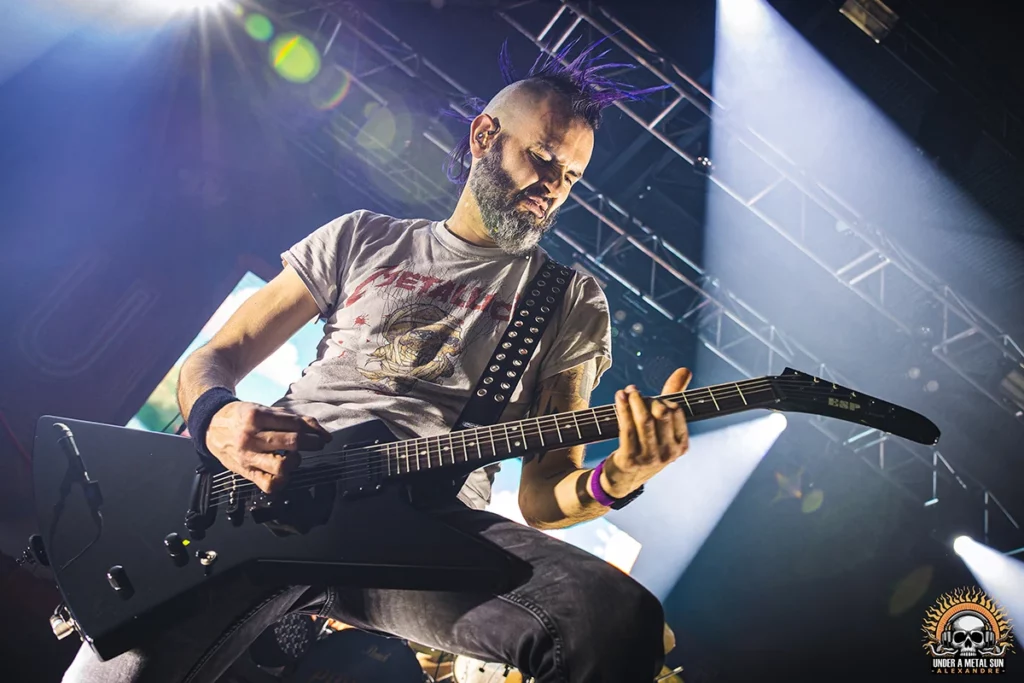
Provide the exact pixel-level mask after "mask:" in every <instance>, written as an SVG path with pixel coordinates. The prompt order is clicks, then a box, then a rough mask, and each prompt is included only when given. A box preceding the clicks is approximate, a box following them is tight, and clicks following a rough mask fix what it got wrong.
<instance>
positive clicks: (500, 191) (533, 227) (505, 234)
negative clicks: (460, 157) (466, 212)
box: [469, 147, 558, 256]
mask: <svg viewBox="0 0 1024 683" xmlns="http://www.w3.org/2000/svg"><path fill="white" fill-rule="evenodd" d="M501 159H502V152H501V147H498V148H497V149H495V150H494V152H492V153H491V154H488V155H487V156H485V157H484V158H482V159H481V160H480V163H479V164H478V165H477V167H476V172H475V173H473V174H472V176H471V177H470V178H469V190H470V192H472V193H473V197H475V198H476V203H477V206H479V207H480V218H481V220H483V224H484V229H485V230H487V234H488V235H490V237H491V239H492V240H494V243H495V244H496V245H497V246H498V248H499V249H501V250H502V251H503V252H505V253H506V254H509V255H511V256H526V255H527V254H529V253H530V252H531V251H533V248H534V247H536V246H537V243H538V242H540V238H541V237H543V236H544V233H546V232H547V231H548V230H550V229H551V226H552V224H553V223H554V222H555V215H556V214H557V213H558V211H557V209H556V210H555V211H552V212H551V213H550V214H549V215H548V216H547V217H546V218H544V219H543V220H541V219H538V218H537V216H535V215H534V214H533V213H532V212H530V211H523V210H522V209H520V208H519V207H518V206H517V204H518V203H519V201H520V200H522V199H523V198H524V197H526V192H525V191H517V190H516V188H515V184H514V183H513V182H512V178H511V177H510V176H509V174H508V173H507V172H506V171H505V169H503V168H502V167H501Z"/></svg>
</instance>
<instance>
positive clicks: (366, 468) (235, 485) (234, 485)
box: [210, 390, 830, 495]
mask: <svg viewBox="0 0 1024 683" xmlns="http://www.w3.org/2000/svg"><path fill="white" fill-rule="evenodd" d="M819 391H820V390H819ZM826 393H830V392H828V390H824V392H823V395H824V394H826ZM737 395H739V394H738V392H737V393H734V394H732V396H737ZM671 396H675V395H666V396H665V397H664V398H670V397H671ZM721 398H722V399H723V400H725V399H728V398H730V396H727V395H725V394H723V395H722V396H721ZM758 407H761V406H758ZM735 408H739V406H733V407H732V409H735ZM592 412H593V415H592V417H594V418H596V417H598V416H599V415H601V416H604V417H607V418H611V417H612V415H613V414H614V406H604V407H601V408H597V409H593V410H592ZM718 412H721V411H718ZM568 414H569V413H562V414H559V417H560V418H562V419H563V420H564V417H565V416H566V415H568ZM711 416H713V415H712V414H708V415H701V416H695V417H698V418H701V417H711ZM551 418H552V419H553V421H554V418H555V416H551ZM503 424H505V425H511V424H515V423H503ZM555 424H556V425H557V427H559V428H565V429H569V430H571V429H573V428H575V427H577V426H578V425H579V422H578V420H575V419H574V421H573V424H572V425H562V424H558V423H557V422H555ZM595 424H598V425H599V422H596V420H595ZM583 426H584V427H585V428H587V429H588V430H589V429H590V425H589V422H584V423H583ZM500 427H501V425H494V426H493V427H491V428H485V429H488V431H489V434H488V438H486V439H475V440H474V441H473V445H472V446H470V445H469V441H468V438H469V437H468V435H467V434H468V430H467V432H451V433H448V434H441V435H436V436H431V437H420V438H418V439H411V440H408V441H406V442H405V443H406V444H407V446H406V448H405V450H406V454H405V455H402V454H401V453H400V446H399V444H401V443H403V442H389V443H387V444H381V445H379V446H370V447H363V448H357V449H352V450H350V451H337V452H334V453H331V454H319V455H320V457H321V458H323V457H327V456H333V455H345V456H353V455H356V454H359V455H361V454H363V453H367V454H370V453H374V452H376V453H383V454H384V455H385V457H386V458H388V459H390V458H391V457H392V453H391V449H392V448H394V449H395V454H394V458H395V468H394V469H395V470H396V473H395V474H409V473H412V472H418V471H423V470H424V469H426V470H430V469H432V468H433V467H434V466H433V464H432V460H433V458H432V457H431V456H432V455H433V453H432V452H431V451H432V449H433V448H434V446H433V445H432V444H431V443H430V441H431V440H435V441H437V442H438V443H437V447H438V448H439V449H440V446H441V441H442V440H446V439H448V440H449V443H450V444H454V442H453V441H450V437H452V436H454V435H455V434H462V435H463V436H464V437H465V439H466V444H465V446H464V447H463V453H464V457H467V456H468V453H469V451H468V448H469V447H475V448H477V451H478V453H481V455H478V456H475V457H474V458H472V460H481V459H482V458H483V457H488V456H482V452H481V448H480V447H479V446H477V445H476V444H477V442H479V443H480V444H482V445H487V444H489V445H490V446H491V450H492V454H493V455H492V456H489V457H495V456H497V449H496V448H495V447H494V444H496V443H498V442H500V441H509V442H510V441H511V440H512V439H514V438H517V437H518V436H520V435H523V436H524V441H525V438H526V436H531V435H532V436H538V435H539V434H543V433H545V431H546V430H544V429H543V428H541V429H539V430H537V429H530V430H527V429H524V428H522V427H520V429H505V430H499V434H498V435H497V436H495V435H494V434H493V429H495V428H500ZM556 431H557V430H556ZM599 431H600V430H599ZM552 436H553V435H552ZM609 438H614V437H609ZM560 441H561V442H562V444H564V439H560ZM411 442H417V443H418V444H419V445H420V446H422V447H423V448H425V449H426V450H425V451H424V450H422V449H419V448H418V449H417V450H416V452H415V453H413V452H411V447H410V444H411ZM420 442H423V443H420ZM525 444H526V446H527V448H529V442H528V441H526V442H525ZM510 450H511V449H510ZM437 455H438V462H439V463H441V464H442V465H445V463H444V460H443V458H444V451H443V449H441V450H439V452H438V454H437ZM423 456H426V458H427V465H426V467H423V465H422V460H421V457H423ZM452 457H453V460H452V463H450V465H456V464H470V463H471V460H470V459H468V458H467V459H466V460H464V461H463V462H462V463H459V462H457V461H455V460H454V451H453V453H452ZM412 458H415V461H416V469H413V467H412V464H411V462H410V459H412ZM310 459H311V458H308V457H307V458H306V459H305V460H304V462H308V461H309V460H310ZM402 459H405V461H406V471H405V472H402V471H401V463H400V461H401V460H402ZM385 464H386V465H387V466H388V467H384V466H381V467H379V468H378V469H379V472H381V473H382V472H383V471H384V470H385V469H388V471H389V472H390V460H389V461H388V462H387V463H385ZM346 470H348V471H354V470H360V471H363V472H364V473H365V474H376V473H377V472H374V471H373V470H372V469H371V467H370V464H369V461H363V462H361V463H353V462H351V458H350V457H346V459H345V461H343V462H342V463H337V464H334V465H324V464H317V465H312V466H309V467H300V468H299V469H298V470H297V471H296V476H297V477H301V476H302V475H304V474H312V473H316V474H317V475H321V474H325V473H328V472H330V473H333V474H341V473H344V472H345V471H346ZM224 474H226V476H227V477H228V478H231V483H230V484H228V485H227V486H223V487H221V488H216V487H214V488H213V489H212V490H211V492H210V493H211V495H212V494H216V493H222V492H228V493H230V492H231V491H232V490H233V491H235V492H238V490H239V488H240V487H246V486H251V487H255V484H253V483H252V482H248V480H245V479H244V478H241V477H240V476H239V475H234V477H233V478H232V475H233V473H224ZM239 478H241V479H242V481H243V483H239V481H238V479H239ZM220 483H223V480H222V481H221V482H218V485H219V484H220Z"/></svg>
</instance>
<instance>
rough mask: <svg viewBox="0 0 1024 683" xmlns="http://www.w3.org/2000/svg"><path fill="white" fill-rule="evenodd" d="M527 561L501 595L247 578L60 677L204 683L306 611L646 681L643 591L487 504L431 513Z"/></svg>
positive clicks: (608, 679)
mask: <svg viewBox="0 0 1024 683" xmlns="http://www.w3.org/2000/svg"><path fill="white" fill-rule="evenodd" d="M438 514H439V515H441V516H442V517H443V518H444V519H445V521H447V522H448V523H450V524H452V525H453V526H457V527H459V528H460V529H462V530H464V531H467V532H469V533H472V534H477V535H479V536H480V537H483V538H485V539H487V540H489V541H491V542H492V543H495V544H496V545H498V546H501V547H502V548H504V549H505V550H506V551H508V552H510V553H511V554H513V555H515V556H517V557H519V558H520V559H522V560H524V561H526V562H528V563H529V564H530V565H531V566H532V568H533V571H532V575H531V577H530V579H529V580H527V581H526V582H525V583H523V584H522V585H520V586H518V587H517V588H515V589H513V590H511V591H509V592H507V593H504V594H501V595H489V594H479V593H454V592H437V591H411V590H393V589H389V590H382V589H373V590H367V589H354V588H337V587H336V588H327V589H325V590H319V589H311V588H308V587H305V586H295V587H292V588H288V589H283V590H280V591H277V592H275V593H274V594H272V595H266V594H265V593H263V594H261V593H259V592H258V591H257V589H256V588H255V587H253V586H251V585H249V584H247V583H246V582H244V581H239V582H237V583H236V584H234V585H232V586H229V587H227V588H225V589H224V592H223V593H222V594H218V597H217V603H216V604H211V605H210V606H209V608H208V609H207V610H205V612H204V613H203V614H202V615H200V616H198V617H197V618H195V619H192V620H189V621H187V622H184V623H181V624H179V625H176V626H174V627H173V628H169V629H167V630H166V631H165V632H164V633H161V634H160V635H159V636H158V637H156V638H154V639H153V641H152V643H150V644H149V645H147V646H144V647H141V648H139V649H136V650H132V651H130V652H126V653H124V654H123V655H121V656H119V657H116V658H115V659H112V660H110V661H108V662H100V661H99V660H98V659H97V658H96V656H95V654H93V652H92V650H90V649H89V647H88V646H84V645H83V647H82V649H81V651H80V652H79V653H78V656H77V657H76V658H75V661H74V663H73V664H72V665H71V667H70V668H69V669H68V671H67V673H66V674H65V676H64V681H65V682H66V683H101V682H102V683H157V682H159V683H169V682H171V681H182V682H183V683H184V682H187V683H211V682H212V681H214V680H216V679H217V677H218V676H220V675H221V674H222V673H223V672H224V671H225V670H226V669H227V668H228V666H230V665H231V663H232V662H233V661H234V660H235V658H237V657H238V656H239V655H241V654H242V653H243V652H245V650H246V648H248V646H249V644H250V643H251V642H252V641H253V640H254V639H255V638H256V637H257V636H258V635H259V634H260V633H261V632H262V631H263V630H264V629H265V628H267V627H268V626H269V625H271V624H273V623H274V622H275V621H277V620H278V619H280V618H281V617H282V616H284V615H286V614H288V613H290V612H295V611H304V612H310V613H314V614H319V615H321V616H327V617H332V618H334V619H337V620H339V621H342V622H344V623H346V624H351V625H353V626H357V627H360V628H364V629H368V630H373V631H382V632H385V633H389V634H393V635H395V636H398V637H401V638H405V639H408V640H411V641H413V642H416V643H421V644H423V645H428V646H430V647H434V648H437V649H440V650H443V651H446V652H452V653H455V654H464V655H470V656H473V657H475V658H477V659H480V660H483V661H490V662H501V663H506V664H512V665H513V666H515V667H516V668H518V669H520V670H521V671H522V672H523V673H524V674H525V675H527V676H533V677H535V678H536V679H537V681H538V683H651V682H652V681H653V680H654V678H655V676H656V675H657V673H658V671H659V670H660V669H661V664H662V660H663V659H664V653H663V647H664V646H663V641H662V633H663V625H664V621H663V620H664V617H663V613H662V608H661V604H660V603H659V602H658V600H657V598H655V597H654V596H653V595H652V594H651V593H649V592H648V591H647V590H646V589H644V588H643V587H642V586H641V585H640V584H638V583H637V582H636V581H634V580H633V579H632V578H630V577H629V576H628V575H626V574H624V573H623V572H621V571H620V570H618V569H616V568H615V567H613V566H611V565H610V564H608V563H606V562H604V561H603V560H601V559H599V558H597V557H595V556H593V555H591V554H590V553H587V552H584V551H582V550H579V549H578V548H576V547H574V546H571V545H569V544H567V543H564V542H562V541H559V540H557V539H555V538H552V537H550V536H548V535H546V534H543V533H541V532H540V531H537V530H535V529H531V528H529V527H525V526H523V525H521V524H518V523H516V522H512V521H509V520H507V519H505V518H504V517H500V516H498V515H495V514H493V513H490V512H485V511H482V510H474V509H471V508H467V507H462V506H459V507H458V508H457V509H450V510H447V511H445V512H440V513H438Z"/></svg>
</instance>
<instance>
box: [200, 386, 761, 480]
mask: <svg viewBox="0 0 1024 683" xmlns="http://www.w3.org/2000/svg"><path fill="white" fill-rule="evenodd" d="M740 384H744V385H746V386H745V387H743V388H746V389H747V390H748V392H759V391H763V390H764V389H766V388H770V382H769V381H768V380H765V379H753V380H744V381H743V382H740V383H736V382H730V383H725V384H720V385H715V386H712V387H701V388H698V389H690V390H687V391H685V392H682V393H677V394H666V395H664V396H655V397H653V398H659V399H667V400H677V401H678V400H679V399H683V402H684V403H685V401H686V400H688V399H689V398H693V399H695V400H696V401H697V402H698V404H699V405H703V404H706V401H707V398H705V397H704V396H702V394H707V397H711V398H712V399H713V400H718V399H722V400H727V399H730V398H734V397H736V396H743V394H742V391H741V390H736V387H738V386H739V385H740ZM716 387H723V388H725V389H728V391H719V392H712V389H715V388H716ZM614 408H615V406H614V405H610V406H598V407H595V408H590V409H589V410H590V411H598V410H607V409H611V410H613V411H614ZM586 411H587V409H584V410H581V411H579V412H586ZM573 412H575V411H573ZM691 412H692V411H691ZM571 414H572V412H566V413H558V414H556V415H546V416H541V417H537V418H526V419H524V420H521V422H532V423H535V424H536V423H542V422H544V421H545V420H549V421H551V422H552V423H553V422H554V421H555V420H556V419H565V418H566V417H567V416H569V415H571ZM691 417H692V416H691ZM511 424H515V422H508V423H501V424H497V425H489V426H482V427H477V428H473V429H470V430H463V431H465V432H471V431H483V430H492V429H496V428H499V427H501V426H502V425H511ZM518 431H521V430H517V433H518ZM459 433H462V432H448V433H446V434H444V435H441V436H442V438H443V437H445V436H450V435H455V434H459ZM436 438H437V436H428V437H415V438H413V439H406V440H403V443H404V442H412V441H428V440H430V439H436ZM492 441H494V439H492ZM394 443H395V442H392V443H391V444H387V445H394ZM424 446H429V444H424ZM366 448H368V449H371V450H372V449H374V448H378V449H379V448H380V447H379V446H369V447H366ZM359 452H360V449H351V450H345V451H329V452H326V453H316V452H314V453H310V454H309V455H308V456H306V458H310V457H325V456H331V455H338V454H341V453H346V454H350V455H351V454H353V453H359ZM231 475H232V473H231V472H222V473H219V474H216V475H214V476H213V481H214V482H216V483H219V481H220V480H223V479H227V478H230V476H231Z"/></svg>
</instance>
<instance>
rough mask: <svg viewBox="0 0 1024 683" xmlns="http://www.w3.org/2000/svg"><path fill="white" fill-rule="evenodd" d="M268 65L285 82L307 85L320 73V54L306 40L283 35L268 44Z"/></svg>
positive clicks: (291, 34) (296, 34)
mask: <svg viewBox="0 0 1024 683" xmlns="http://www.w3.org/2000/svg"><path fill="white" fill-rule="evenodd" d="M270 64H271V66H273V67H274V70H275V71H277V73H278V74H280V76H281V77H282V78H284V79H285V80H288V81H291V82H292V83H309V82H310V81H311V80H313V78H314V77H315V76H316V75H317V74H318V73H319V72H320V52H319V51H318V50H317V49H316V46H315V45H313V43H312V42H311V41H310V40H309V39H308V38H306V37H304V36H301V35H299V34H298V33H283V34H281V35H279V36H278V37H277V38H275V39H274V40H273V41H272V42H271V43H270Z"/></svg>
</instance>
